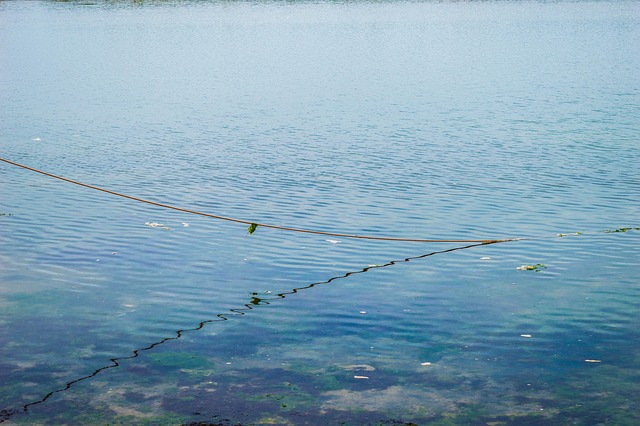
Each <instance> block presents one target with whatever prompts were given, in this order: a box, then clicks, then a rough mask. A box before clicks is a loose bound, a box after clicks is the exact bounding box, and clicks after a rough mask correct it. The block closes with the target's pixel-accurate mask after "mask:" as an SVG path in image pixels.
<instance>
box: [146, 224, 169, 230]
mask: <svg viewBox="0 0 640 426" xmlns="http://www.w3.org/2000/svg"><path fill="white" fill-rule="evenodd" d="M144 225H145V226H148V227H150V228H160V229H164V230H169V229H171V228H169V227H168V226H165V225H164V224H162V223H158V222H145V223H144Z"/></svg>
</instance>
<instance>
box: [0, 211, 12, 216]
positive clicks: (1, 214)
mask: <svg viewBox="0 0 640 426" xmlns="http://www.w3.org/2000/svg"><path fill="white" fill-rule="evenodd" d="M0 216H13V213H4V212H0Z"/></svg>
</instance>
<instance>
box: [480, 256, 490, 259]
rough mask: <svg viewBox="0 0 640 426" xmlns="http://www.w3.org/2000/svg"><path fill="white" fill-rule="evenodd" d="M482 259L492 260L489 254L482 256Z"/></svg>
mask: <svg viewBox="0 0 640 426" xmlns="http://www.w3.org/2000/svg"><path fill="white" fill-rule="evenodd" d="M480 260H491V258H490V257H489V256H484V257H481V258H480Z"/></svg>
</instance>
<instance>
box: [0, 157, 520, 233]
mask: <svg viewBox="0 0 640 426" xmlns="http://www.w3.org/2000/svg"><path fill="white" fill-rule="evenodd" d="M0 161H3V162H5V163H7V164H11V165H13V166H16V167H21V168H23V169H26V170H30V171H32V172H36V173H40V174H41V175H45V176H48V177H51V178H54V179H58V180H62V181H65V182H69V183H72V184H74V185H79V186H84V187H85V188H89V189H93V190H96V191H101V192H105V193H107V194H111V195H116V196H118V197H122V198H127V199H129V200H133V201H138V202H140V203H146V204H151V205H152V206H157V207H162V208H165V209H171V210H177V211H180V212H184V213H189V214H195V215H199V216H205V217H210V218H213V219H219V220H226V221H228V222H236V223H243V224H245V225H249V226H250V232H252V231H251V229H253V230H255V229H256V228H257V227H258V226H262V227H264V228H271V229H279V230H281V231H291V232H301V233H305V234H316V235H327V236H331V237H341V238H358V239H363V240H380V241H403V242H412V243H480V244H493V243H503V242H508V241H515V240H516V239H515V238H511V239H503V240H498V239H494V240H490V239H487V240H464V239H463V240H453V239H452V240H447V239H420V238H399V237H375V236H369V235H356V234H343V233H339V232H325V231H314V230H310V229H301V228H291V227H287V226H278V225H269V224H266V223H257V222H252V221H249V220H242V219H235V218H232V217H225V216H219V215H215V214H211V213H204V212H200V211H196V210H190V209H185V208H182V207H176V206H172V205H170V204H164V203H158V202H155V201H150V200H145V199H144V198H138V197H133V196H131V195H126V194H121V193H119V192H115V191H111V190H109V189H105V188H100V187H98V186H94V185H89V184H87V183H82V182H78V181H76V180H72V179H68V178H65V177H62V176H58V175H54V174H52V173H47V172H45V171H42V170H38V169H34V168H33V167H29V166H25V165H24V164H20V163H16V162H13V161H10V160H7V159H6V158H2V157H0ZM518 239H519V238H518Z"/></svg>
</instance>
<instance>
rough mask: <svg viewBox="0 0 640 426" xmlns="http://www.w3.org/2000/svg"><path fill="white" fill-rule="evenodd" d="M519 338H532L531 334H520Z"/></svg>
mask: <svg viewBox="0 0 640 426" xmlns="http://www.w3.org/2000/svg"><path fill="white" fill-rule="evenodd" d="M520 337H525V338H527V339H530V338H532V337H533V336H532V335H531V334H521V335H520Z"/></svg>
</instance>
